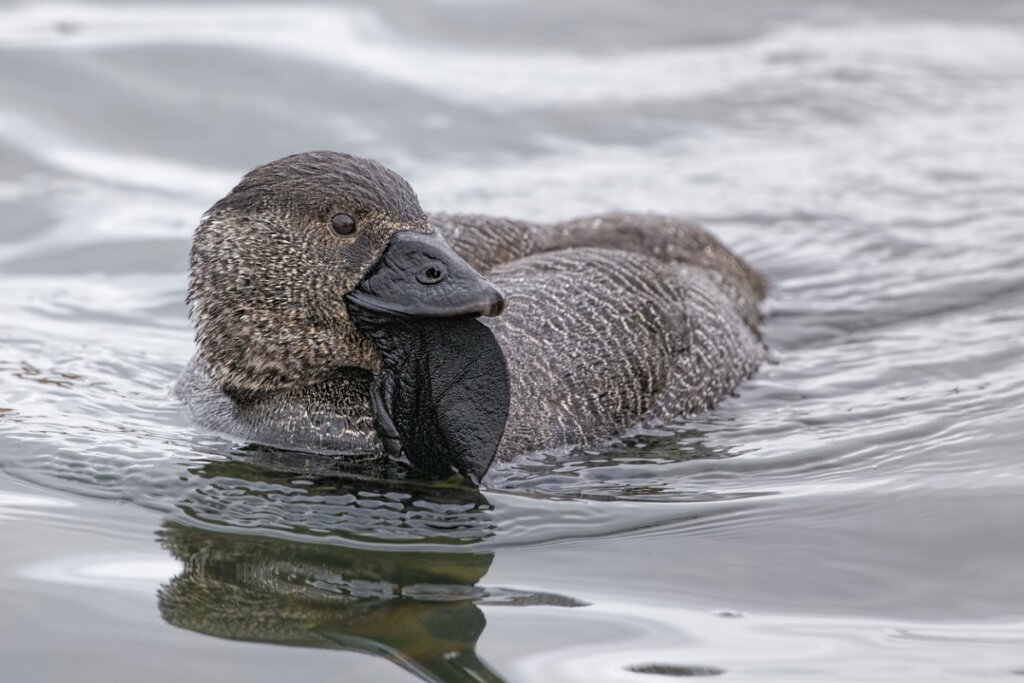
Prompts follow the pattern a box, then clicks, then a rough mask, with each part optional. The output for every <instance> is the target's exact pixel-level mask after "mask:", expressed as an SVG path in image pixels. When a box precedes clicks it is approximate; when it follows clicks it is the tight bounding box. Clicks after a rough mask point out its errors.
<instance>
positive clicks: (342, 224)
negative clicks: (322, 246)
mask: <svg viewBox="0 0 1024 683" xmlns="http://www.w3.org/2000/svg"><path fill="white" fill-rule="evenodd" d="M355 231H356V219H355V218H352V216H349V215H348V214H347V213H337V214H334V217H333V218H332V219H331V232H333V233H334V234H335V235H340V236H344V235H351V234H352V233H354V232H355Z"/></svg>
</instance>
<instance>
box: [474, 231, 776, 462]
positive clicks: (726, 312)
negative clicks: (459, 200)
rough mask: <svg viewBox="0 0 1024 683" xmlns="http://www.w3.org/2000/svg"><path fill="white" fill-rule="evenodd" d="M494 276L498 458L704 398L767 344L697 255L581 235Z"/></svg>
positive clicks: (743, 372) (698, 406)
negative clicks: (501, 421)
mask: <svg viewBox="0 0 1024 683" xmlns="http://www.w3.org/2000/svg"><path fill="white" fill-rule="evenodd" d="M489 277H490V279H491V280H492V281H493V282H494V284H496V285H497V286H498V287H499V288H500V289H502V291H504V292H505V293H506V296H507V297H508V306H507V310H506V312H505V314H504V315H502V316H501V317H500V318H496V319H494V320H493V321H489V324H490V327H491V329H492V330H493V331H494V333H495V335H496V336H497V338H498V340H499V342H500V343H501V345H502V348H503V350H504V352H505V355H506V359H507V361H508V365H509V374H510V376H511V381H512V392H511V396H512V399H511V406H510V411H509V420H508V423H507V426H506V429H505V436H504V438H503V439H502V442H501V446H500V448H499V451H498V458H499V459H508V458H509V457H511V456H513V455H515V454H517V453H522V452H527V451H532V450H536V449H539V448H545V447H550V446H552V445H561V444H571V443H587V442H593V441H595V440H599V439H602V438H608V437H611V436H613V435H615V434H617V433H619V432H621V431H623V430H625V429H627V428H629V427H630V426H632V425H635V424H636V423H638V422H640V421H641V420H644V419H649V418H661V419H667V418H671V417H674V416H677V415H680V414H686V413H693V412H697V411H699V410H702V409H705V408H707V407H709V406H711V405H713V404H714V403H715V402H716V401H717V400H718V399H719V398H721V397H722V396H723V395H725V394H727V393H729V392H730V391H732V390H733V389H734V388H735V387H736V385H737V384H739V382H740V381H742V380H743V379H745V378H747V377H749V376H750V375H751V374H752V373H753V372H754V370H756V368H757V367H758V365H759V364H760V362H761V361H762V360H763V358H764V355H765V350H764V347H763V345H762V343H761V341H760V338H759V335H758V334H757V332H756V330H755V329H754V327H753V326H752V325H751V324H749V322H748V321H747V320H745V319H744V317H745V313H746V312H745V311H744V310H743V305H742V302H738V301H737V300H736V299H735V298H731V297H730V296H728V295H727V294H726V293H725V291H723V287H722V286H721V285H720V284H719V282H716V280H718V281H720V280H721V278H720V277H716V275H715V273H714V272H711V271H709V270H708V269H707V268H704V267H701V266H695V265H689V264H685V263H680V262H666V261H662V260H659V259H658V258H655V257H652V256H649V255H645V254H642V253H637V252H631V251H625V250H622V249H609V248H602V247H581V248H571V249H564V250H558V251H552V252H544V253H539V254H535V255H532V256H527V257H525V258H522V259H518V260H516V261H513V262H511V263H508V264H503V265H499V266H496V267H494V268H493V269H492V270H491V271H490V273H489Z"/></svg>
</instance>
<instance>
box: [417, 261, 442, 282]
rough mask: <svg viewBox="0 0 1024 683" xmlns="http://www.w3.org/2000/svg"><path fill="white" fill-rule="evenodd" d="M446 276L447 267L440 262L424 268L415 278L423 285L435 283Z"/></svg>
mask: <svg viewBox="0 0 1024 683" xmlns="http://www.w3.org/2000/svg"><path fill="white" fill-rule="evenodd" d="M447 277H448V269H447V268H445V267H444V265H443V264H441V263H436V264H433V265H431V266H428V267H426V268H424V269H423V270H422V271H420V273H419V274H418V275H417V276H416V279H417V280H418V281H419V283H420V284H423V285H436V284H438V283H439V282H443V281H444V280H445V279H447Z"/></svg>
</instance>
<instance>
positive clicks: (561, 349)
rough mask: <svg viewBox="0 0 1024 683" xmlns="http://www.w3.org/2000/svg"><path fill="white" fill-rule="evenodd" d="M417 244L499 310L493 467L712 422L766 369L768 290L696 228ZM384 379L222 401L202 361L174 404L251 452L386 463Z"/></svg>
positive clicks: (518, 228)
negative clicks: (503, 374) (682, 423)
mask: <svg viewBox="0 0 1024 683" xmlns="http://www.w3.org/2000/svg"><path fill="white" fill-rule="evenodd" d="M426 230H427V231H432V232H436V233H439V234H440V235H441V236H443V237H444V238H445V240H446V241H447V243H448V244H449V245H451V247H452V249H454V251H455V252H456V253H457V254H458V255H459V256H461V257H462V258H463V259H465V261H466V262H468V263H469V265H470V266H472V267H473V268H475V269H476V270H477V271H479V272H480V273H481V274H482V275H483V276H485V277H486V278H487V279H488V280H489V281H490V282H491V283H493V285H494V286H496V287H497V288H498V289H499V290H501V292H503V293H504V296H505V298H506V299H507V306H506V310H505V311H504V313H503V314H502V315H500V316H498V317H494V318H489V319H488V320H487V322H486V324H487V326H488V327H489V328H490V331H491V332H492V333H493V335H494V338H496V340H497V342H498V344H499V345H500V349H501V353H502V354H503V355H504V360H505V363H506V364H507V375H508V377H507V384H508V400H507V415H508V418H507V421H505V423H504V430H503V432H499V433H500V441H498V442H497V449H496V456H495V457H496V459H497V460H499V461H507V460H509V459H511V458H513V457H515V456H516V455H519V454H522V453H526V452H530V451H536V450H540V449H548V448H552V447H557V446H563V445H568V444H587V443H593V442H595V441H599V440H602V439H607V438H609V437H612V436H614V435H616V434H618V433H620V432H622V431H623V430H625V429H627V428H629V427H631V426H633V425H635V424H638V423H640V422H642V421H644V420H649V419H652V418H658V419H670V418H673V417H676V416H680V415H685V414H691V413H695V412H698V411H700V410H703V409H706V408H708V407H710V406H712V405H714V404H715V403H716V402H717V401H718V400H719V399H720V398H721V397H722V396H724V395H726V394H728V393H729V392H731V391H732V390H733V389H734V388H735V387H736V386H737V385H738V384H739V383H740V382H741V381H742V380H743V379H745V378H747V377H749V376H750V375H751V374H752V373H753V372H754V371H755V370H756V369H757V367H758V366H759V364H760V363H761V362H762V361H763V359H764V357H765V353H766V351H765V348H764V345H763V344H762V342H761V340H760V335H759V333H758V330H757V324H758V320H759V314H758V311H757V304H758V302H759V301H760V300H761V298H762V297H763V295H764V290H765V285H764V281H763V279H762V278H761V276H760V275H758V274H757V273H756V272H755V271H754V270H752V269H751V268H749V267H748V266H747V265H746V264H744V263H743V262H742V261H741V260H740V259H739V258H737V257H736V256H734V255H733V254H732V253H731V252H730V251H729V250H728V249H726V248H725V247H724V246H722V245H721V243H719V242H718V241H717V240H716V239H714V238H713V237H712V236H711V235H710V234H708V233H707V232H706V231H705V230H704V229H703V228H701V227H700V226H698V225H696V224H693V223H690V222H686V221H682V220H679V219H673V218H666V217H658V216H649V215H631V214H609V215H606V216H600V217H594V218H586V219H579V220H576V221H569V222H565V223H558V224H550V225H542V224H536V223H530V222H523V221H511V220H505V219H497V218H486V217H480V216H465V215H436V216H434V217H432V218H431V219H430V221H429V227H427V228H426ZM197 239H198V237H197ZM377 372H380V368H379V366H377V365H375V364H374V363H372V362H371V363H370V364H368V366H366V367H355V366H341V367H335V368H333V370H332V371H331V372H330V374H329V376H326V377H317V378H316V381H312V382H308V383H302V384H299V385H297V386H295V385H293V386H285V387H282V388H281V389H280V390H277V391H255V392H245V391H243V392H239V391H231V390H230V389H229V390H228V391H225V389H224V388H222V384H221V383H218V382H217V381H216V380H215V379H213V378H212V377H211V375H212V374H215V373H211V372H210V371H209V365H208V361H207V359H206V358H204V357H203V354H202V353H200V354H197V356H196V358H194V359H193V361H192V362H191V363H190V365H189V367H188V369H187V370H186V372H185V375H184V376H183V377H182V379H181V381H180V382H179V384H178V387H177V393H178V395H179V396H180V397H181V398H182V399H183V401H184V402H185V403H186V404H187V406H188V407H189V409H190V411H191V413H192V414H193V416H194V418H195V419H196V421H197V422H199V423H200V424H202V425H203V426H205V427H207V428H211V429H214V430H216V431H220V432H225V433H227V434H230V435H233V436H236V437H239V438H242V439H245V440H247V441H253V442H257V443H263V444H267V445H271V446H277V447H282V448H288V449H293V450H301V451H309V452H317V453H325V452H330V453H341V454H347V455H348V456H349V457H353V458H380V457H383V456H384V455H385V450H386V449H385V445H384V443H383V442H382V439H381V436H380V434H381V425H380V421H379V419H378V420H376V421H375V414H374V407H373V397H372V394H373V382H374V376H375V373H377Z"/></svg>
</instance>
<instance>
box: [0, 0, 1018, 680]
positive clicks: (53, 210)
mask: <svg viewBox="0 0 1024 683" xmlns="http://www.w3.org/2000/svg"><path fill="white" fill-rule="evenodd" d="M1021 64H1024V11H1022V9H1021V5H1020V4H1017V3H1010V2H981V3H971V4H970V5H969V6H966V5H964V6H962V5H961V4H960V3H935V2H906V3H900V4H899V5H897V6H896V7H893V6H892V3H882V2H869V3H859V2H858V3H854V2H846V3H844V2H825V3H798V2H792V1H788V0H772V1H771V2H753V1H750V2H743V1H739V0H731V1H730V2H725V3H722V2H715V3H712V2H696V3H688V4H686V5H685V6H681V5H679V4H678V3H668V2H658V1H656V0H643V1H640V2H632V3H628V4H623V3H611V2H608V3H603V2H592V1H588V2H583V1H582V0H579V1H576V0H572V1H563V2H532V1H526V2H518V3H513V2H506V1H502V0H494V1H492V2H487V3H469V2H461V1H457V0H432V1H431V2H422V1H414V0H389V1H388V2H383V3H370V2H366V3H351V4H344V5H340V4H336V3H313V2H306V3H300V4H295V5H293V4H287V5H285V4H283V3H282V4H260V5H249V6H245V5H243V4H240V3H232V2H218V3H212V4H211V3H200V2H194V3H189V2H182V3H176V4H151V3H126V2H106V3H74V4H66V3H65V4H51V3H48V2H32V3H27V2H26V3H16V2H15V3H6V4H4V5H3V6H2V7H0V84H2V86H0V204H2V209H0V210H2V213H0V215H2V216H3V222H2V224H0V558H2V560H3V561H2V563H0V661H2V662H3V665H4V672H5V673H4V678H5V680H11V681H32V682H33V683H36V682H48V681H64V680H68V679H69V678H72V677H73V678H74V679H75V680H76V681H79V682H80V683H86V682H88V681H107V680H146V681H148V682H149V683H157V682H161V681H186V680H187V681H206V680H209V681H214V680H216V681H224V680H246V681H254V682H255V681H275V683H276V682H277V681H280V680H282V678H287V679H301V680H309V681H320V680H339V679H343V680H388V681H390V680H414V679H415V677H416V676H421V677H426V678H428V679H429V678H434V679H437V680H501V679H504V680H509V681H586V682H587V683H593V682H594V681H636V682H638V683H642V682H643V681H654V680H669V679H671V678H673V677H695V676H721V677H722V679H723V680H729V679H734V680H744V679H746V680H757V681H796V680H807V681H822V680H830V681H840V680H849V681H864V680H885V681H888V680H921V681H937V680H975V679H986V680H987V679H994V680H999V679H1008V680H1020V679H1019V676H1021V675H1024V569H1022V568H1024V533H1022V531H1021V521H1022V520H1024V457H1022V456H1024V453H1022V446H1021V444H1024V407H1022V406H1024V334H1022V333H1024V239H1022V238H1024V182H1022V181H1024V174H1022V170H1021V169H1024V75H1022V71H1021V68H1020V65H1021ZM316 148H331V149H336V150H341V151H348V152H351V153H355V154H360V155H364V156H371V157H374V158H377V159H379V160H381V161H382V162H384V163H386V164H387V165H389V166H391V167H392V168H394V169H396V170H397V171H399V172H400V173H402V174H403V175H404V176H406V177H407V178H408V179H409V180H410V182H411V183H412V184H413V186H414V187H415V188H416V190H417V192H418V193H419V196H420V199H421V202H422V204H423V205H424V207H425V208H426V209H427V210H428V211H431V210H448V211H481V212H487V213H494V214H500V215H509V216H516V217H524V218H531V219H537V220H553V219H560V218H567V217H571V216H574V215H578V214H580V213H590V212H598V211H603V210H609V209H627V210H638V211H659V212H668V213H674V214H681V215H686V216H691V217H694V218H697V219H699V220H702V221H704V222H705V223H706V224H707V225H709V226H710V227H711V228H712V229H713V230H714V231H715V232H716V234H718V235H719V236H720V237H721V238H722V239H723V240H724V241H726V242H727V243H728V244H729V245H730V246H731V247H733V248H734V249H735V250H736V251H737V252H739V253H740V254H742V255H743V256H744V257H745V258H747V259H748V260H749V261H750V262H751V263H753V264H755V265H756V266H757V267H758V268H760V269H761V270H763V271H764V272H765V273H766V274H767V275H768V276H769V277H770V278H771V280H772V283H773V288H772V292H771V295H770V297H769V300H768V301H767V302H766V312H767V313H768V314H769V318H768V320H767V324H766V327H765V335H766V339H767V341H768V343H769V345H770V346H771V348H772V350H773V355H774V362H773V363H772V364H769V365H766V366H765V367H764V368H763V369H762V371H761V372H760V373H759V374H758V375H757V377H756V378H755V379H753V380H752V381H750V382H748V383H746V384H745V385H743V386H742V387H741V390H740V391H739V393H738V395H737V396H735V397H731V398H729V399H728V400H726V401H724V402H723V403H722V404H721V406H720V407H719V408H717V409H716V410H714V411H712V412H709V413H707V414H706V415H702V416H700V417H698V418H695V419H690V420H686V421H684V422H681V423H680V424H669V425H656V426H650V427H648V428H646V429H643V430H637V431H636V432H635V433H632V434H630V435H628V436H627V437H626V438H623V439H622V440H620V441H618V442H616V443H614V444H611V445H609V446H608V447H607V448H602V449H597V450H580V451H576V452H572V453H569V454H559V455H557V456H556V455H550V454H549V455H537V456H532V457H530V458H527V459H524V460H523V461H522V462H520V463H517V464H515V465H513V466H509V467H505V468H503V469H501V470H500V471H498V472H497V476H496V477H495V480H494V482H493V484H492V485H491V486H490V487H489V488H487V489H485V490H483V491H481V492H479V493H472V492H466V491H459V490H453V489H445V488H436V487H429V486H422V485H416V484H413V483H406V484H396V483H379V482H377V483H375V482H367V481H359V480H353V479H352V478H345V477H342V476H339V474H338V473H337V472H335V471H332V470H331V469H330V468H329V467H324V466H323V465H322V464H321V463H318V462H316V461H315V460H312V459H307V458H302V457H294V456H293V457H287V456H283V455H282V454H279V453H274V452H272V451H266V450H263V449H258V448H256V449H253V448H246V447H244V446H241V445H238V444H232V443H230V442H227V441H224V440H223V439H219V438H217V437H214V436H210V435H208V434H204V433H203V432H201V431H199V430H196V429H194V428H193V427H192V426H191V425H189V423H188V421H187V420H186V419H185V417H184V416H183V415H182V414H181V411H180V409H179V407H178V406H177V405H176V404H175V403H174V402H173V400H172V399H171V398H170V396H169V387H170V385H171V384H172V383H173V381H174V379H175V378H176V376H177V375H178V373H179V372H180V371H181V369H182V367H183V366H184V364H185V362H186V361H187V359H188V358H189V356H190V355H191V353H192V340H191V329H190V327H189V325H188V322H187V311H186V309H185V306H184V302H183V299H184V289H185V272H186V267H187V253H188V245H189V240H190V236H191V231H192V230H193V228H194V226H195V224H196V222H197V220H198V217H199V216H200V215H201V213H202V212H203V211H204V210H205V209H206V208H207V207H208V206H209V205H210V204H211V203H212V202H213V201H215V200H216V199H217V198H218V197H220V196H221V195H223V194H224V193H225V192H226V191H227V190H228V189H230V187H231V186H232V184H233V183H234V182H235V181H236V180H237V178H238V177H239V176H240V174H241V173H243V172H244V171H245V170H247V169H248V168H251V167H252V166H254V165H256V164H258V163H262V162H265V161H268V160H271V159H274V158H277V157H280V156H283V155H285V154H289V153H293V152H297V151H302V150H307V149H316ZM285 646H291V647H285Z"/></svg>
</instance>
